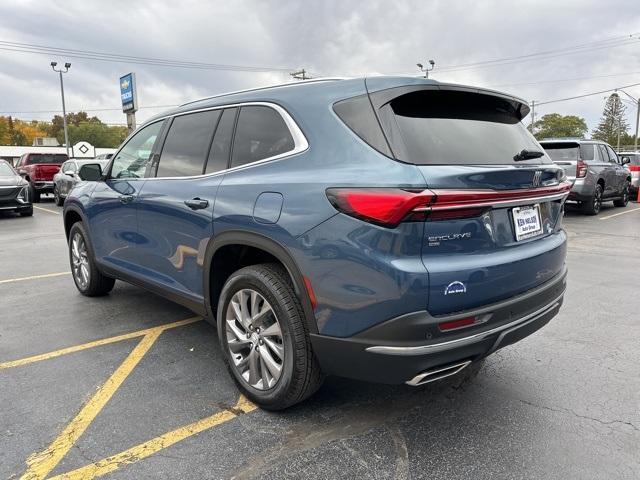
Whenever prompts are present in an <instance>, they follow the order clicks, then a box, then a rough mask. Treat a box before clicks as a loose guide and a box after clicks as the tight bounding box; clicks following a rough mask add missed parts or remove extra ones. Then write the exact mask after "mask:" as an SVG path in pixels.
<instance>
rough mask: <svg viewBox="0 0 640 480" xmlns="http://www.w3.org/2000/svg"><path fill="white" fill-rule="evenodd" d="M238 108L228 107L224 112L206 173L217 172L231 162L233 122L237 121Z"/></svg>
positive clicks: (214, 138)
mask: <svg viewBox="0 0 640 480" xmlns="http://www.w3.org/2000/svg"><path fill="white" fill-rule="evenodd" d="M237 110H238V109H237V108H228V109H226V110H225V111H224V112H223V113H222V117H220V121H219V122H218V128H216V134H215V135H214V137H213V143H212V144H211V150H209V160H208V161H207V169H206V172H205V173H215V172H219V171H220V170H224V169H225V168H227V165H228V164H229V152H230V151H231V138H232V136H233V124H234V122H235V121H236V112H237Z"/></svg>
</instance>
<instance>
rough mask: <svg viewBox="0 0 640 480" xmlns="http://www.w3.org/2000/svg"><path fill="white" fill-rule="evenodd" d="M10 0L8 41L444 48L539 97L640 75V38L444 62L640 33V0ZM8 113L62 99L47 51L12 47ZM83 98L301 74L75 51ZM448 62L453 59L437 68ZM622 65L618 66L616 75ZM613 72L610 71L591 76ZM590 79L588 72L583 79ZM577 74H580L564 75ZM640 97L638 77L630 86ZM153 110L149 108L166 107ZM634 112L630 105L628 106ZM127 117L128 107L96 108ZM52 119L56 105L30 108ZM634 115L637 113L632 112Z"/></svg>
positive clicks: (357, 53) (302, 55)
mask: <svg viewBox="0 0 640 480" xmlns="http://www.w3.org/2000/svg"><path fill="white" fill-rule="evenodd" d="M46 5H47V6H46V8H45V7H43V4H41V3H40V2H22V1H6V0H5V1H4V2H2V4H1V5H0V18H3V22H2V26H0V39H1V40H8V41H14V42H23V43H33V44H41V45H49V46H57V47H63V48H71V49H82V50H94V51H100V52H113V53H120V54H126V55H137V56H145V57H157V58H165V59H178V60H184V61H198V62H207V63H218V64H234V65H246V66H274V67H286V68H292V69H294V68H301V67H304V68H306V69H307V70H309V71H310V72H311V73H312V74H313V75H332V76H333V75H338V76H356V75H364V74H380V73H410V74H417V73H419V72H418V69H417V67H415V64H416V63H417V62H422V63H425V62H426V61H427V60H429V59H431V58H433V59H434V60H435V61H436V68H435V70H434V71H433V76H434V78H436V79H439V80H442V81H452V82H459V83H466V84H473V85H482V86H490V87H496V88H498V89H502V90H506V91H509V92H511V93H514V94H516V95H519V96H522V97H524V98H527V99H530V100H531V99H534V100H536V101H544V100H549V99H555V98H563V97H567V96H572V95H576V94H580V93H586V92H590V91H596V90H604V89H606V88H612V87H615V86H619V85H625V84H630V83H637V82H640V73H634V74H630V73H632V72H640V48H638V47H639V46H640V41H638V43H637V44H636V45H633V46H620V47H614V48H607V49H601V50H592V51H587V52H583V53H580V54H575V55H565V56H558V57H555V58H549V59H546V60H536V61H530V62H525V63H515V64H512V65H502V66H496V67H491V68H475V69H466V70H459V71H451V70H450V71H447V70H446V69H445V68H444V67H446V66H455V65H460V64H464V63H470V62H476V61H483V60H491V59H495V58H504V57H511V56H517V55H523V54H527V53H530V52H540V51H548V50H554V49H558V48H563V47H566V46H571V45H577V44H585V43H589V42H594V41H599V40H603V39H607V38H610V37H615V36H620V35H625V34H630V33H637V32H640V11H639V10H638V9H637V3H636V1H635V0H612V1H609V2H600V1H567V2H557V1H549V0H545V1H538V2H522V1H496V0H493V1H466V2H462V1H457V2H454V1H429V2H425V1H409V0H404V1H403V0H397V1H394V2H389V1H381V0H370V1H367V2H360V1H358V2H356V1H353V0H351V1H349V0H342V1H323V2H299V1H288V0H280V1H275V0H274V1H234V2H221V1H215V2H194V1H183V2H129V1H120V0H116V1H110V2H87V1H78V0H67V1H65V2H57V3H53V2H48V3H47V4H46ZM0 58H2V64H3V67H2V69H1V72H2V73H0V85H1V86H2V96H1V97H0V111H9V110H13V111H36V110H53V109H57V108H59V104H60V98H59V84H58V78H57V77H56V75H55V74H54V73H53V72H52V71H51V69H50V67H49V62H50V61H51V60H57V61H59V62H63V61H65V59H66V58H65V57H64V56H58V57H57V58H54V57H51V56H49V55H32V54H26V53H17V52H7V51H2V50H0ZM68 60H69V61H71V63H72V68H71V71H70V73H69V74H67V75H66V76H65V87H66V92H65V93H66V94H67V105H68V106H69V107H70V109H71V110H76V109H79V108H83V109H104V108H118V106H119V92H118V78H119V77H120V76H121V75H122V74H124V73H127V72H129V71H135V72H136V76H137V81H138V93H139V96H140V105H141V106H143V107H144V106H153V105H169V104H178V103H181V102H184V101H188V100H193V99H195V98H198V97H202V96H207V95H213V94H217V93H222V92H224V91H230V90H237V89H241V88H248V87H251V86H257V85H266V84H270V83H280V82H283V81H288V80H290V77H289V76H288V75H287V73H286V72H284V73H279V72H274V73H253V72H252V73H248V72H228V71H215V70H192V69H177V68H164V67H154V66H148V65H135V64H130V63H126V62H122V63H110V62H100V61H96V60H86V59H78V58H68ZM439 69H441V70H439ZM617 74H626V75H618V76H606V75H617ZM598 76H601V78H593V77H598ZM584 77H587V78H584ZM573 78H579V80H572V81H556V80H563V79H573ZM629 92H630V93H631V94H632V95H635V96H636V97H637V96H638V95H640V88H637V87H636V88H632V89H629ZM602 96H604V95H601V96H594V97H590V98H588V99H583V100H575V101H570V102H564V103H556V104H550V105H547V106H543V107H540V109H539V110H538V113H539V114H544V113H549V112H553V111H556V112H559V113H563V114H577V115H580V116H583V117H585V118H586V119H587V121H588V123H589V126H590V128H593V127H594V126H595V123H596V122H597V120H598V117H599V115H600V113H601V110H602V106H603V104H604V99H603V98H601V97H602ZM158 111H159V110H157V109H142V110H140V111H139V112H138V120H139V121H142V120H144V119H145V118H147V117H149V116H151V115H153V114H155V113H158ZM629 111H630V116H633V112H632V109H629ZM95 114H97V115H98V116H100V117H101V118H103V119H104V120H105V121H108V122H121V123H122V122H124V115H123V114H122V113H121V112H118V111H117V110H115V111H104V112H95ZM18 116H19V117H22V118H42V119H46V118H50V117H51V116H52V114H50V113H38V114H35V113H33V114H30V113H29V114H27V113H25V114H18ZM633 122H634V119H633V118H630V123H633Z"/></svg>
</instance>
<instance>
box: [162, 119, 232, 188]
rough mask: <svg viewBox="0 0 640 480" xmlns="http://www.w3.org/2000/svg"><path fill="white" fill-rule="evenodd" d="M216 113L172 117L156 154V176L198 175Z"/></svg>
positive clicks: (200, 173) (208, 143) (209, 142)
mask: <svg viewBox="0 0 640 480" xmlns="http://www.w3.org/2000/svg"><path fill="white" fill-rule="evenodd" d="M219 117H220V111H219V110H208V111H206V112H198V113H191V114H189V115H180V116H178V117H176V118H174V120H173V123H172V124H171V128H170V129H169V133H168V134H167V139H166V140H165V142H164V147H163V148H162V154H161V155H160V164H159V166H158V173H157V176H158V177H188V176H192V175H202V172H203V169H204V163H205V160H206V158H207V152H208V151H209V145H210V144H211V137H212V135H213V130H214V129H215V126H216V122H217V121H218V118H219Z"/></svg>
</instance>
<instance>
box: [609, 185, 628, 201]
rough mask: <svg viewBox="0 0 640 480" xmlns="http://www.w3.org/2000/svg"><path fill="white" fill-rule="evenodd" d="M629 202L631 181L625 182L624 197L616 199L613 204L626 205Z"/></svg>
mask: <svg viewBox="0 0 640 480" xmlns="http://www.w3.org/2000/svg"><path fill="white" fill-rule="evenodd" d="M628 203H629V182H625V184H624V188H623V189H622V197H621V198H620V199H619V200H614V202H613V204H614V205H615V206H616V207H626V206H627V204H628Z"/></svg>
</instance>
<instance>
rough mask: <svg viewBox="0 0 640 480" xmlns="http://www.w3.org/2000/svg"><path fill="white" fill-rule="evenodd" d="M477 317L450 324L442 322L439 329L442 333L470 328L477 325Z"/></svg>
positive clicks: (454, 321) (453, 321)
mask: <svg viewBox="0 0 640 480" xmlns="http://www.w3.org/2000/svg"><path fill="white" fill-rule="evenodd" d="M475 323H476V317H467V318H461V319H459V320H452V321H450V322H442V323H439V324H438V328H439V329H440V331H441V332H447V331H449V330H456V329H458V328H462V327H470V326H471V325H475Z"/></svg>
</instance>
